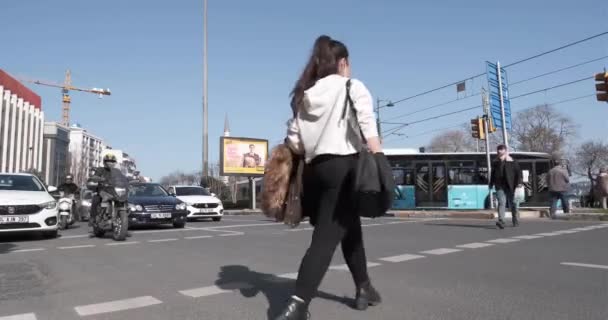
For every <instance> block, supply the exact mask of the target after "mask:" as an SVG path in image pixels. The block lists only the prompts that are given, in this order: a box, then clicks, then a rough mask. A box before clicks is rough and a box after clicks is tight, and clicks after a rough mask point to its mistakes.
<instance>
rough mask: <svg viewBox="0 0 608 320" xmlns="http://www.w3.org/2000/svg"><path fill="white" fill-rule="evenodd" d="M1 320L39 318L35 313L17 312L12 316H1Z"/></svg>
mask: <svg viewBox="0 0 608 320" xmlns="http://www.w3.org/2000/svg"><path fill="white" fill-rule="evenodd" d="M0 320H37V319H36V315H35V314H33V313H24V314H15V315H12V316H5V317H0Z"/></svg>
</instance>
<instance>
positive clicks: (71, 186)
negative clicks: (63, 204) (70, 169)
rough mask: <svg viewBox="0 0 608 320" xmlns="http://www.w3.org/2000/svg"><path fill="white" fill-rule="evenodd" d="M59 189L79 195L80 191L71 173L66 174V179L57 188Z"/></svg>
mask: <svg viewBox="0 0 608 320" xmlns="http://www.w3.org/2000/svg"><path fill="white" fill-rule="evenodd" d="M57 190H58V191H62V192H64V193H65V194H73V195H77V194H79V193H80V188H78V185H77V184H75V183H74V177H72V175H71V174H68V175H67V176H65V181H64V182H63V183H62V184H61V185H60V186H59V187H58V188H57Z"/></svg>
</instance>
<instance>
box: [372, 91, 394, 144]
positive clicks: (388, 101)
mask: <svg viewBox="0 0 608 320" xmlns="http://www.w3.org/2000/svg"><path fill="white" fill-rule="evenodd" d="M382 102H386V103H387V104H385V105H382V106H381V105H380V103H382ZM394 106H395V104H393V103H392V102H391V101H390V100H382V99H380V98H377V99H376V109H375V111H376V127H378V135H379V136H380V139H382V128H381V123H382V121H380V109H382V108H392V107H394Z"/></svg>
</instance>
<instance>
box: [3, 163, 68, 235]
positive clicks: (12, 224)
mask: <svg viewBox="0 0 608 320" xmlns="http://www.w3.org/2000/svg"><path fill="white" fill-rule="evenodd" d="M55 191H57V188H55V187H49V189H47V188H46V187H45V186H44V184H43V183H42V182H41V181H40V180H39V179H38V178H37V177H36V176H34V175H31V174H13V173H0V233H4V232H14V231H20V232H22V231H25V232H42V233H43V234H44V235H45V236H47V237H56V236H57V230H58V226H57V216H58V212H57V201H56V200H55V199H54V198H53V197H52V196H51V195H50V194H49V192H55Z"/></svg>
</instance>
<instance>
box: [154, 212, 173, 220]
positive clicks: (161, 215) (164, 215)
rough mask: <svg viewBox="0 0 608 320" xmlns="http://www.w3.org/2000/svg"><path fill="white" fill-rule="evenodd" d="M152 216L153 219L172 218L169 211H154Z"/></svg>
mask: <svg viewBox="0 0 608 320" xmlns="http://www.w3.org/2000/svg"><path fill="white" fill-rule="evenodd" d="M151 217H152V219H166V218H171V213H168V212H165V213H152V214H151Z"/></svg>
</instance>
